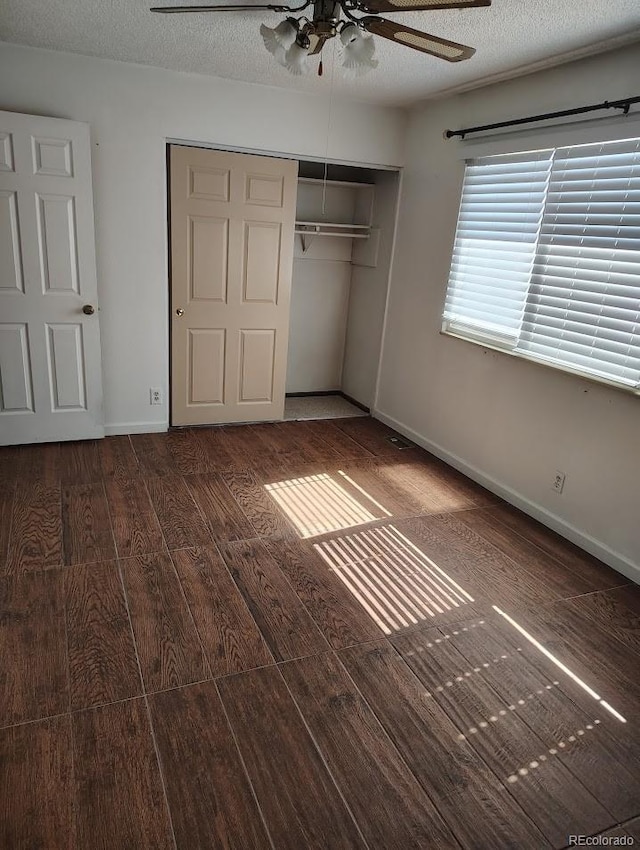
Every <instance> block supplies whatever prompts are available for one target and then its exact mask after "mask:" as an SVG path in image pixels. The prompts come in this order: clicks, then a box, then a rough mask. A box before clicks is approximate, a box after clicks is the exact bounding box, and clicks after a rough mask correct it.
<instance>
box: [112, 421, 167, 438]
mask: <svg viewBox="0 0 640 850" xmlns="http://www.w3.org/2000/svg"><path fill="white" fill-rule="evenodd" d="M168 430H169V424H168V423H167V422H115V423H112V424H111V425H105V426H104V433H105V434H106V435H107V437H116V436H120V435H121V434H151V433H153V434H157V433H159V432H162V431H168Z"/></svg>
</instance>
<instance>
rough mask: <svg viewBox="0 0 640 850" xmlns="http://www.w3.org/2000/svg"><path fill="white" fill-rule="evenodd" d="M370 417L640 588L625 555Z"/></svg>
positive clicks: (636, 570) (639, 570) (405, 431)
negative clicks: (411, 441) (555, 532)
mask: <svg viewBox="0 0 640 850" xmlns="http://www.w3.org/2000/svg"><path fill="white" fill-rule="evenodd" d="M371 415H372V416H373V417H374V418H375V419H379V420H380V422H384V424H385V425H388V426H389V427H390V428H393V429H394V430H395V431H398V433H400V434H402V435H403V436H405V437H408V438H409V439H410V440H413V442H414V443H416V444H417V445H419V446H421V447H422V448H423V449H426V450H427V451H428V452H431V454H433V455H435V456H436V457H439V458H440V459H441V460H443V461H445V463H448V464H449V466H452V467H454V469H457V470H458V471H459V472H462V473H463V474H464V475H466V476H467V477H468V478H471V479H472V480H473V481H476V482H477V483H478V484H481V485H482V486H483V487H486V488H487V490H491V492H492V493H495V494H496V495H497V496H500V498H501V499H504V500H505V502H509V504H511V505H514V506H515V507H516V508H519V509H520V510H521V511H524V513H526V514H528V515H529V516H531V517H533V518H534V519H537V520H538V521H539V522H541V523H542V524H543V525H546V526H547V527H548V528H551V529H553V531H557V532H558V534H560V535H562V537H565V538H566V539H567V540H570V541H571V542H572V543H575V544H576V546H579V547H580V548H581V549H584V550H585V551H586V552H589V553H590V554H591V555H594V556H595V557H596V558H599V559H600V560H601V561H603V562H604V563H605V564H608V566H610V567H612V568H613V569H614V570H616V571H617V572H619V573H622V575H623V576H626V578H628V579H630V580H631V581H633V582H635V583H636V584H640V567H638V566H636V565H635V564H634V563H633V562H632V561H630V560H629V559H628V558H626V557H625V556H624V555H620V554H619V553H618V552H615V551H614V550H613V549H610V548H609V547H608V546H606V545H605V544H604V543H601V542H600V541H598V540H596V539H595V538H593V537H590V536H589V535H588V534H585V533H584V532H583V531H580V529H578V528H576V527H575V526H573V525H571V524H570V523H568V522H565V520H563V519H561V518H560V517H558V516H556V515H555V514H552V513H551V512H550V511H548V510H547V509H546V508H543V507H541V506H540V505H538V504H536V503H535V502H532V501H530V500H529V499H526V498H525V497H524V496H521V495H520V494H519V493H517V492H516V491H515V490H512V489H511V488H510V487H507V486H505V485H504V484H501V483H500V482H499V481H496V480H495V478H492V477H491V476H490V475H487V474H486V473H485V472H483V471H482V470H481V469H478V468H477V467H475V466H472V465H471V464H469V463H467V462H466V461H465V460H463V459H462V458H460V457H458V456H457V455H454V454H452V453H451V452H449V451H447V450H446V449H444V448H443V447H442V446H439V445H438V444H437V443H433V442H432V441H431V440H427V439H426V438H425V437H423V436H422V435H421V434H418V432H417V431H414V430H413V428H409V426H408V425H405V424H404V423H403V422H399V421H398V420H397V419H394V418H393V416H388V415H387V414H386V413H383V412H382V411H381V410H373V411H372V413H371Z"/></svg>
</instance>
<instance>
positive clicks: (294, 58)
mask: <svg viewBox="0 0 640 850" xmlns="http://www.w3.org/2000/svg"><path fill="white" fill-rule="evenodd" d="M308 51H309V48H308V47H302V46H301V45H300V44H298V42H297V41H294V42H293V44H292V45H291V47H290V48H289V49H288V50H287V52H286V53H285V55H284V62H283V64H284V67H285V68H286V69H287V70H288V71H290V72H291V73H292V74H294V75H295V76H299V75H300V74H307V73H309V66H308V65H307V55H308Z"/></svg>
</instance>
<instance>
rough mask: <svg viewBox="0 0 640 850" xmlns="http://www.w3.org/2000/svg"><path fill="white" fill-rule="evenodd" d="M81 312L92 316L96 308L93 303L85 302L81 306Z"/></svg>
mask: <svg viewBox="0 0 640 850" xmlns="http://www.w3.org/2000/svg"><path fill="white" fill-rule="evenodd" d="M82 312H83V313H84V314H85V316H93V314H94V313H95V312H96V310H95V307H94V306H93V304H85V305H84V307H83V308H82Z"/></svg>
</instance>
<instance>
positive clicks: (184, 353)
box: [171, 145, 298, 425]
mask: <svg viewBox="0 0 640 850" xmlns="http://www.w3.org/2000/svg"><path fill="white" fill-rule="evenodd" d="M297 174H298V163H297V162H295V161H294V160H287V159H275V158H272V157H263V156H249V155H245V154H237V153H225V152H221V151H212V150H202V149H198V148H189V147H182V146H179V145H172V147H171V315H172V321H171V413H172V416H171V421H172V424H173V425H203V424H212V423H216V424H218V423H225V422H255V421H260V420H266V419H281V418H282V416H283V414H284V390H285V378H286V368H287V343H288V334H289V305H290V298H291V272H292V263H293V231H294V220H295V206H296V190H297Z"/></svg>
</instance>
